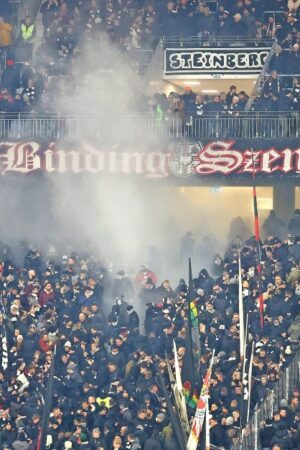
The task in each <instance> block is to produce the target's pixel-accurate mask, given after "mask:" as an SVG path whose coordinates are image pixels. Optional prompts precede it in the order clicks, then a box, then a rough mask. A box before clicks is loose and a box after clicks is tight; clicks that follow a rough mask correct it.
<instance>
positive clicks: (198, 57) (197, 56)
mask: <svg viewBox="0 0 300 450" xmlns="http://www.w3.org/2000/svg"><path fill="white" fill-rule="evenodd" d="M204 64H205V59H204V58H203V53H202V52H197V53H194V54H193V68H197V69H202V67H203V65H204Z"/></svg>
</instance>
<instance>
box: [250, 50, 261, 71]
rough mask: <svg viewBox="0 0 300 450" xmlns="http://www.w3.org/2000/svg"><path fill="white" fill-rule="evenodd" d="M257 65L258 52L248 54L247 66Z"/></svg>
mask: <svg viewBox="0 0 300 450" xmlns="http://www.w3.org/2000/svg"><path fill="white" fill-rule="evenodd" d="M258 65H259V62H258V54H257V53H250V54H249V68H254V67H257V66H258Z"/></svg>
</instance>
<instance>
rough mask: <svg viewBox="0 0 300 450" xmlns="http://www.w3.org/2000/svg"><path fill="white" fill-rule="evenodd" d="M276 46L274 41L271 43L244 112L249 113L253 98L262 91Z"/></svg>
mask: <svg viewBox="0 0 300 450" xmlns="http://www.w3.org/2000/svg"><path fill="white" fill-rule="evenodd" d="M276 45H277V43H276V41H275V42H274V43H273V45H272V48H271V49H270V52H269V54H268V56H267V58H266V60H265V62H264V66H263V68H262V69H261V72H260V74H259V75H258V77H257V80H256V83H255V87H254V89H253V94H252V95H251V96H250V97H249V99H248V101H247V105H246V111H250V109H251V107H252V105H253V102H254V99H255V96H256V95H258V94H259V93H260V92H261V90H262V86H263V84H264V81H265V77H266V74H267V72H268V67H269V64H270V61H271V58H272V56H273V55H274V52H275V47H276Z"/></svg>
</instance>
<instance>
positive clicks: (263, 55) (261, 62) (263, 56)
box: [259, 52, 268, 67]
mask: <svg viewBox="0 0 300 450" xmlns="http://www.w3.org/2000/svg"><path fill="white" fill-rule="evenodd" d="M267 56H268V52H262V53H260V54H259V57H260V65H261V66H262V67H263V65H264V64H265V61H266V59H267Z"/></svg>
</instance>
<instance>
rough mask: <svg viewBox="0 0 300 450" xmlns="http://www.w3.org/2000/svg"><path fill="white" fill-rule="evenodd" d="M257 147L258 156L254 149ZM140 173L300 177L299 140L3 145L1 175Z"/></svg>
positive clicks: (34, 142) (16, 143)
mask: <svg viewBox="0 0 300 450" xmlns="http://www.w3.org/2000/svg"><path fill="white" fill-rule="evenodd" d="M251 147H253V148H254V150H253V152H252V151H251V150H250V148H251ZM36 171H42V172H45V173H49V174H51V173H74V174H79V173H96V174H97V173H107V174H127V175H130V174H136V175H140V176H143V177H148V178H151V177H155V178H156V177H159V178H164V177H168V176H172V175H173V176H174V175H175V176H178V177H187V176H195V175H196V176H197V175H198V176H200V177H201V178H207V179H209V178H211V177H212V176H214V177H215V176H216V177H220V176H221V177H228V176H233V177H243V178H244V177H245V175H248V176H249V177H250V176H252V175H253V171H254V172H255V173H256V174H258V175H260V176H261V175H263V176H269V175H272V176H274V175H279V176H282V175H289V176H291V175H292V176H294V177H295V176H299V175H300V142H299V141H298V140H293V141H290V142H289V141H273V142H271V143H269V141H267V140H255V141H247V140H239V141H228V140H219V141H210V142H207V143H205V144H204V143H188V142H180V143H178V142H175V143H173V144H171V145H170V146H169V148H168V149H164V148H162V149H160V151H155V152H154V151H150V152H147V151H138V150H134V151H128V150H124V151H117V152H116V151H106V150H104V151H103V150H99V149H98V148H97V146H95V145H92V144H90V143H87V142H80V143H77V144H76V145H75V146H74V147H70V144H66V143H60V142H58V143H53V142H52V143H39V142H36V141H28V142H2V143H0V173H1V174H3V175H4V174H7V173H10V172H13V173H22V174H28V173H31V172H36Z"/></svg>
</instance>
